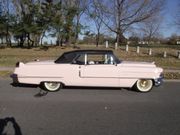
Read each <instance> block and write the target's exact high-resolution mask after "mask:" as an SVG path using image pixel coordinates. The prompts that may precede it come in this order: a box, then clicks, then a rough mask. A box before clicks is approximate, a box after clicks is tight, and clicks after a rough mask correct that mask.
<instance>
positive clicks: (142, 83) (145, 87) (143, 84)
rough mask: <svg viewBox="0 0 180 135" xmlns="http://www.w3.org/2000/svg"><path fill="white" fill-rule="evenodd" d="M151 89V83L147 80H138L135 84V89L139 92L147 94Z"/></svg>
mask: <svg viewBox="0 0 180 135" xmlns="http://www.w3.org/2000/svg"><path fill="white" fill-rule="evenodd" d="M152 87H153V81H152V80H149V79H140V80H138V81H137V82H136V84H135V89H136V90H137V91H139V92H149V91H151V89H152Z"/></svg>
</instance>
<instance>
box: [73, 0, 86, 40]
mask: <svg viewBox="0 0 180 135" xmlns="http://www.w3.org/2000/svg"><path fill="white" fill-rule="evenodd" d="M87 6H88V1H87V0H75V7H76V9H77V10H78V11H77V13H76V16H75V43H76V42H77V40H78V38H79V33H80V29H81V22H80V19H81V17H82V15H83V14H84V12H85V11H86V9H87Z"/></svg>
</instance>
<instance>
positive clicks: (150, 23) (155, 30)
mask: <svg viewBox="0 0 180 135" xmlns="http://www.w3.org/2000/svg"><path fill="white" fill-rule="evenodd" d="M161 21H162V17H160V16H156V17H152V18H149V19H147V20H146V21H144V23H143V24H141V25H140V30H141V31H142V33H143V36H144V37H146V39H147V41H148V44H149V43H150V42H151V40H152V39H153V38H155V37H158V35H159V34H160V29H161V27H160V25H161Z"/></svg>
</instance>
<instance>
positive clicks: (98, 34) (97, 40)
mask: <svg viewBox="0 0 180 135" xmlns="http://www.w3.org/2000/svg"><path fill="white" fill-rule="evenodd" d="M99 36H100V33H99V32H98V33H97V35H96V47H99Z"/></svg>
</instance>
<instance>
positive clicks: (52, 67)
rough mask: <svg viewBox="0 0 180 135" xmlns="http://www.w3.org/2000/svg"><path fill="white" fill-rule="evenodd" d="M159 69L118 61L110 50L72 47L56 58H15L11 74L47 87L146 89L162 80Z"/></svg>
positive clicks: (53, 88) (49, 88)
mask: <svg viewBox="0 0 180 135" xmlns="http://www.w3.org/2000/svg"><path fill="white" fill-rule="evenodd" d="M162 72H163V69H162V68H159V67H156V65H155V64H154V63H147V62H128V61H120V60H119V59H118V58H117V57H116V56H115V55H114V54H113V51H111V50H75V51H70V52H65V53H64V54H63V55H62V56H60V57H59V58H58V59H57V60H55V61H53V60H52V61H34V62H28V63H26V64H24V63H22V62H18V63H17V64H16V68H15V71H14V74H13V75H12V78H13V80H14V82H18V83H25V84H37V85H40V86H43V88H45V89H46V90H48V91H57V90H59V89H60V88H61V87H62V86H64V85H65V86H95V87H123V88H134V89H136V90H138V91H140V92H149V91H150V90H151V89H152V87H153V86H154V85H155V86H159V85H160V84H161V83H162Z"/></svg>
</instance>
